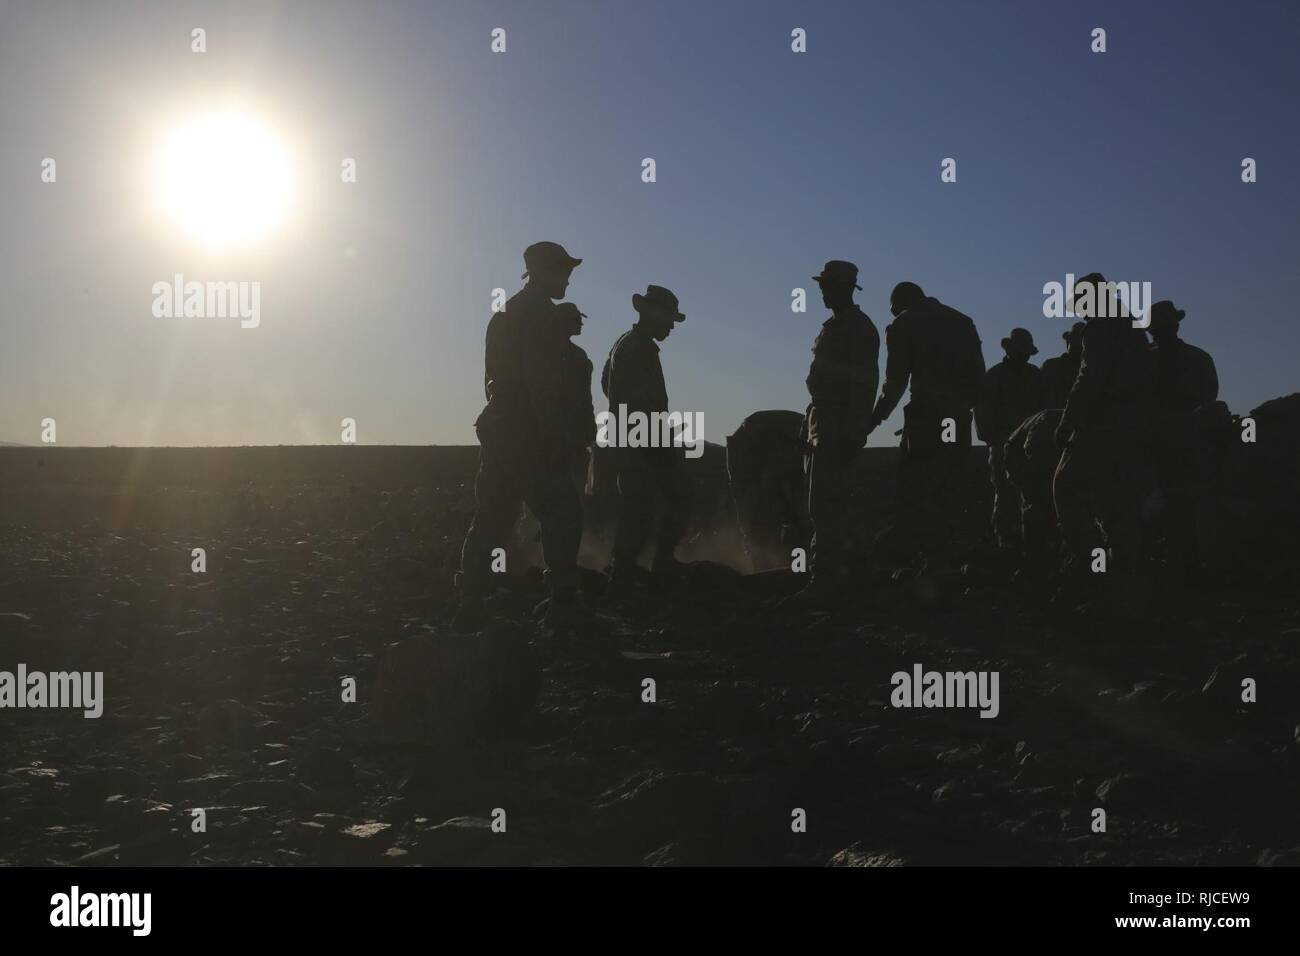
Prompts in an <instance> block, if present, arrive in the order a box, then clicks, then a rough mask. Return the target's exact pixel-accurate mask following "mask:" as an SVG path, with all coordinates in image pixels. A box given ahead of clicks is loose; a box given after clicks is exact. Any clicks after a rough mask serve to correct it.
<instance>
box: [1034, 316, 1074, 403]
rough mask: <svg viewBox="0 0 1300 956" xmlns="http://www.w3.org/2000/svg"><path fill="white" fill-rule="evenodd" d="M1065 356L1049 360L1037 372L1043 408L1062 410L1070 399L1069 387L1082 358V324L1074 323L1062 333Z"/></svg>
mask: <svg viewBox="0 0 1300 956" xmlns="http://www.w3.org/2000/svg"><path fill="white" fill-rule="evenodd" d="M1061 338H1063V339H1065V354H1063V355H1057V356H1054V357H1053V358H1049V359H1048V360H1047V361H1046V362H1044V363H1043V367H1042V368H1041V369H1039V370H1038V380H1039V381H1040V382H1042V384H1043V402H1042V407H1043V408H1064V407H1065V400H1066V399H1067V398H1069V397H1070V386H1071V385H1073V384H1074V377H1075V376H1076V375H1078V374H1079V359H1080V358H1081V357H1082V356H1083V323H1082V322H1075V323H1074V325H1072V326H1070V327H1069V328H1068V329H1066V330H1065V331H1064V332H1062V333H1061Z"/></svg>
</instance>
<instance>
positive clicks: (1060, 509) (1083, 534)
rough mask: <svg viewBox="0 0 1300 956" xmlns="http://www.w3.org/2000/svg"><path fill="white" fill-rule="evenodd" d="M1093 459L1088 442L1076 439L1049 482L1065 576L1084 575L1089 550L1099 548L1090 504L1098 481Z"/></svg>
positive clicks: (1094, 507) (1095, 519)
mask: <svg viewBox="0 0 1300 956" xmlns="http://www.w3.org/2000/svg"><path fill="white" fill-rule="evenodd" d="M1095 459H1096V455H1095V450H1094V448H1093V447H1092V442H1091V441H1090V440H1089V439H1087V438H1085V437H1079V438H1076V440H1075V443H1074V444H1072V445H1071V446H1070V447H1069V448H1067V449H1066V450H1065V452H1064V453H1063V454H1062V455H1061V460H1060V462H1059V464H1058V465H1057V466H1056V476H1055V478H1054V479H1053V481H1052V498H1053V502H1054V504H1055V505H1056V520H1057V525H1058V527H1059V528H1060V531H1061V539H1062V541H1063V542H1064V552H1065V558H1064V569H1065V570H1066V571H1067V572H1073V573H1086V572H1087V570H1088V568H1089V566H1090V564H1091V561H1092V552H1093V549H1094V548H1097V547H1099V546H1100V544H1101V534H1100V532H1099V529H1098V527H1097V509H1096V502H1095V500H1094V495H1095V490H1096V482H1097V478H1098V476H1097V474H1096V470H1097V469H1096V467H1095V465H1096V460H1095Z"/></svg>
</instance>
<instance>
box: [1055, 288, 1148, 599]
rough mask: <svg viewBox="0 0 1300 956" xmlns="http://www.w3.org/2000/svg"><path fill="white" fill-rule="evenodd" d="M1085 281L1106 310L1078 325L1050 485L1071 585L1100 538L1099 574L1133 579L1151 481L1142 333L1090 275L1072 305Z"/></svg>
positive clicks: (1087, 566) (1078, 584)
mask: <svg viewBox="0 0 1300 956" xmlns="http://www.w3.org/2000/svg"><path fill="white" fill-rule="evenodd" d="M1089 285H1091V286H1092V287H1093V288H1094V290H1095V292H1096V294H1095V296H1094V297H1093V301H1094V303H1095V304H1097V305H1105V306H1106V307H1105V308H1104V309H1103V308H1097V309H1096V310H1095V311H1094V312H1093V313H1092V315H1091V316H1090V317H1088V319H1087V324H1086V325H1085V326H1084V329H1083V355H1082V357H1081V359H1080V362H1079V374H1078V375H1077V376H1076V377H1075V380H1074V385H1073V386H1072V387H1071V389H1070V396H1069V399H1068V400H1067V401H1066V404H1065V413H1064V415H1062V417H1061V423H1060V425H1059V426H1058V427H1057V430H1056V436H1057V445H1058V447H1060V448H1062V449H1063V454H1062V455H1061V462H1060V464H1059V465H1058V466H1057V469H1056V478H1055V480H1054V482H1053V489H1052V491H1053V496H1054V498H1055V501H1056V516H1057V521H1058V523H1059V525H1060V528H1061V537H1062V538H1063V539H1064V541H1065V551H1066V570H1067V571H1070V572H1073V579H1072V586H1073V587H1081V586H1083V585H1084V583H1085V582H1086V581H1087V580H1088V579H1087V578H1086V577H1084V576H1085V575H1087V574H1088V573H1089V571H1090V569H1091V567H1092V564H1093V561H1094V557H1093V551H1094V549H1095V548H1097V547H1098V546H1100V545H1101V544H1103V543H1104V544H1106V545H1107V546H1108V547H1109V548H1110V550H1111V555H1110V562H1109V564H1108V566H1107V569H1106V570H1107V573H1108V574H1109V575H1111V576H1118V577H1119V579H1120V580H1121V581H1122V582H1132V581H1133V580H1134V576H1135V574H1136V573H1137V570H1138V568H1139V566H1140V565H1139V559H1140V546H1141V508H1142V500H1143V497H1144V495H1145V494H1146V493H1147V491H1148V490H1149V489H1150V486H1151V476H1150V470H1149V467H1148V463H1147V458H1146V448H1145V445H1146V442H1147V440H1148V439H1149V437H1150V424H1151V422H1150V414H1151V394H1152V388H1153V385H1154V371H1153V368H1152V361H1151V354H1150V351H1149V349H1148V342H1147V337H1146V333H1145V332H1143V331H1142V330H1141V329H1135V328H1133V322H1132V318H1131V317H1130V316H1129V314H1128V310H1127V309H1125V308H1124V307H1123V303H1121V302H1119V301H1118V300H1117V299H1116V298H1115V297H1113V296H1111V295H1108V294H1107V292H1106V291H1105V290H1106V289H1107V287H1108V284H1107V283H1106V280H1105V279H1104V278H1103V277H1102V276H1101V275H1100V274H1098V273H1092V274H1090V275H1087V276H1085V277H1084V278H1082V279H1080V280H1079V281H1078V282H1077V283H1076V286H1075V302H1076V303H1077V302H1078V297H1079V295H1080V294H1081V293H1080V292H1079V290H1080V289H1082V288H1083V287H1085V286H1089ZM1110 288H1113V286H1111V287H1110ZM1099 530H1100V536H1099V534H1098V531H1099Z"/></svg>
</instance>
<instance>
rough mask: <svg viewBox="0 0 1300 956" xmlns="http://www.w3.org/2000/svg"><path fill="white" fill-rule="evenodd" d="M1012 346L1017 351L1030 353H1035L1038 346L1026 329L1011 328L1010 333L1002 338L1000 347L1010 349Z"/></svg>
mask: <svg viewBox="0 0 1300 956" xmlns="http://www.w3.org/2000/svg"><path fill="white" fill-rule="evenodd" d="M1013 346H1014V349H1015V351H1017V352H1028V353H1029V354H1030V355H1037V354H1038V348H1037V346H1035V345H1034V337H1033V336H1032V335H1030V334H1029V330H1028V329H1012V330H1011V334H1010V335H1008V336H1007V337H1006V338H1005V339H1003V340H1002V347H1003V348H1004V349H1006V350H1008V351H1011V350H1012V348H1013Z"/></svg>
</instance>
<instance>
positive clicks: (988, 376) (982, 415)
mask: <svg viewBox="0 0 1300 956" xmlns="http://www.w3.org/2000/svg"><path fill="white" fill-rule="evenodd" d="M996 404H997V373H996V372H994V371H993V370H992V369H990V370H989V371H987V372H985V373H984V378H983V380H982V381H981V382H980V388H979V396H978V397H977V398H976V399H975V435H976V437H978V438H979V440H980V441H983V442H987V441H989V439H990V436H992V435H993V433H994V432H995V431H996V430H997V429H996V426H995V424H994V422H993V409H994V407H995V406H996Z"/></svg>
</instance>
